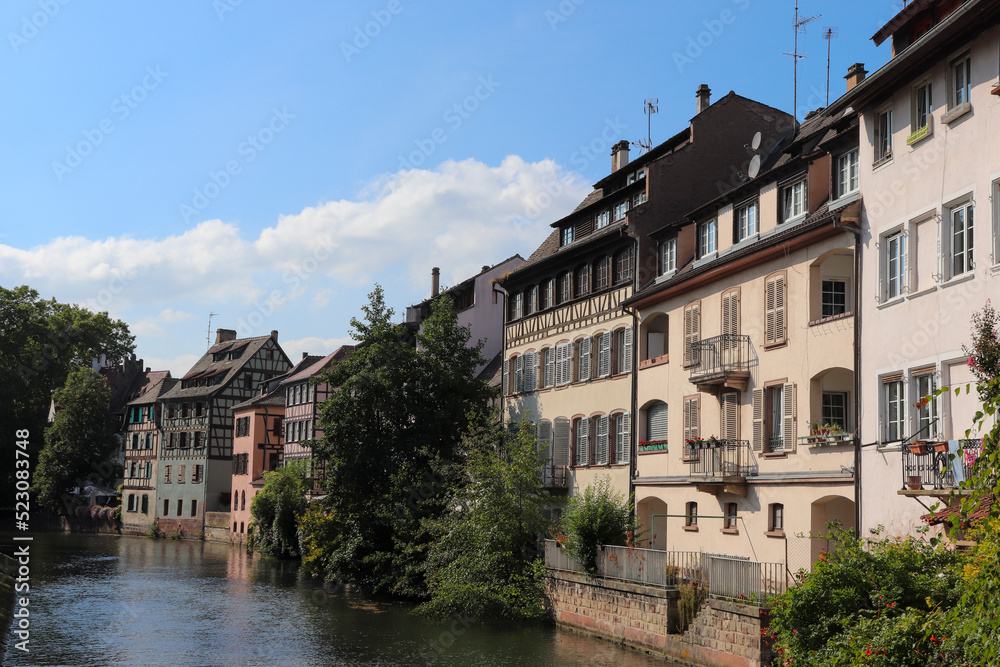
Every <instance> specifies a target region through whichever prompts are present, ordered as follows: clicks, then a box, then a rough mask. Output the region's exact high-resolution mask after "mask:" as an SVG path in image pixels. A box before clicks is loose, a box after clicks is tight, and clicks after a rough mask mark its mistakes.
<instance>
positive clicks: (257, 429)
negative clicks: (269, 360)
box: [230, 386, 285, 544]
mask: <svg viewBox="0 0 1000 667" xmlns="http://www.w3.org/2000/svg"><path fill="white" fill-rule="evenodd" d="M284 416H285V390H284V388H283V387H281V386H279V387H278V388H277V389H276V390H275V391H272V392H269V393H267V394H264V395H262V396H258V397H256V398H252V399H250V400H249V401H244V402H243V403H240V404H238V405H235V406H233V479H232V509H231V510H230V521H231V523H232V528H231V530H230V539H231V540H232V541H233V542H235V543H237V544H242V543H243V542H245V541H246V538H247V535H248V531H249V528H250V521H251V516H250V504H251V503H252V502H253V497H254V496H255V495H257V493H258V492H259V491H260V490H261V489H262V488H264V473H265V472H269V471H272V470H275V469H277V468H278V466H279V465H280V464H281V452H282V448H283V446H284V428H283V424H282V423H283V421H284Z"/></svg>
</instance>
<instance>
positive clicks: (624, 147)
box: [611, 139, 628, 174]
mask: <svg viewBox="0 0 1000 667" xmlns="http://www.w3.org/2000/svg"><path fill="white" fill-rule="evenodd" d="M627 164H628V142H627V141H625V140H624V139H622V140H621V141H619V142H618V143H617V144H615V145H614V146H612V147H611V173H612V174H613V173H615V172H616V171H618V170H619V169H621V168H622V167H624V166H625V165H627Z"/></svg>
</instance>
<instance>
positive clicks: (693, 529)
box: [682, 526, 698, 533]
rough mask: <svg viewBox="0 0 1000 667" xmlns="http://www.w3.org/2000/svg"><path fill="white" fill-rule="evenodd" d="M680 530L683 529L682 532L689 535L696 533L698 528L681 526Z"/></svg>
mask: <svg viewBox="0 0 1000 667" xmlns="http://www.w3.org/2000/svg"><path fill="white" fill-rule="evenodd" d="M682 528H684V530H686V531H687V532H689V533H697V532H698V526H682Z"/></svg>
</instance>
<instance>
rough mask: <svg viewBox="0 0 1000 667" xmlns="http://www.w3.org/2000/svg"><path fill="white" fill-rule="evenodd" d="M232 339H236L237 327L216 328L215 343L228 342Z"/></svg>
mask: <svg viewBox="0 0 1000 667" xmlns="http://www.w3.org/2000/svg"><path fill="white" fill-rule="evenodd" d="M231 340H236V330H235V329H216V330H215V344H216V345H218V344H219V343H227V342H229V341H231Z"/></svg>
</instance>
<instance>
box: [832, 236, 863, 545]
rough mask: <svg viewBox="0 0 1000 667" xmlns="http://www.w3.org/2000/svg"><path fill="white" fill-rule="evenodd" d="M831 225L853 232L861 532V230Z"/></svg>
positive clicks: (856, 484) (857, 496)
mask: <svg viewBox="0 0 1000 667" xmlns="http://www.w3.org/2000/svg"><path fill="white" fill-rule="evenodd" d="M833 226H834V227H836V228H839V229H844V230H847V231H849V232H851V233H852V234H854V430H855V432H856V435H855V437H854V533H855V535H856V536H857V535H860V534H861V497H862V496H861V230H860V229H856V228H854V227H848V226H846V225H841V224H839V223H837V221H836V220H834V223H833Z"/></svg>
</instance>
